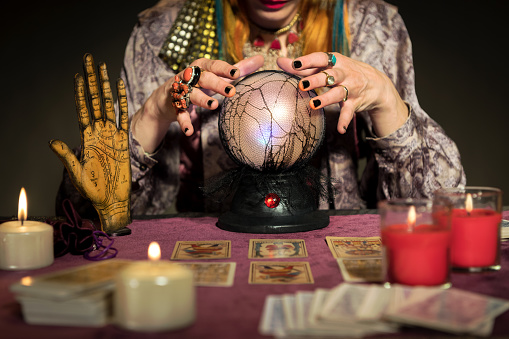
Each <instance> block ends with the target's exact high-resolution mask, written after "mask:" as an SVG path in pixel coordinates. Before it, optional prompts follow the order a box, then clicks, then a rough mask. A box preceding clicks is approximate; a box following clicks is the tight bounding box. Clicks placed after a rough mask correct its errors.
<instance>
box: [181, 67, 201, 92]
mask: <svg viewBox="0 0 509 339" xmlns="http://www.w3.org/2000/svg"><path fill="white" fill-rule="evenodd" d="M200 75H201V69H200V67H198V66H191V67H188V68H186V69H185V70H184V74H183V75H182V80H184V81H185V82H187V85H188V86H189V87H193V86H195V85H196V84H198V81H199V80H200Z"/></svg>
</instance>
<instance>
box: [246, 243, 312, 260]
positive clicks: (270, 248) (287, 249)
mask: <svg viewBox="0 0 509 339" xmlns="http://www.w3.org/2000/svg"><path fill="white" fill-rule="evenodd" d="M307 256H308V252H307V250H306V243H305V242H304V240H302V239H250V240H249V252H248V258H250V259H276V258H306V257H307Z"/></svg>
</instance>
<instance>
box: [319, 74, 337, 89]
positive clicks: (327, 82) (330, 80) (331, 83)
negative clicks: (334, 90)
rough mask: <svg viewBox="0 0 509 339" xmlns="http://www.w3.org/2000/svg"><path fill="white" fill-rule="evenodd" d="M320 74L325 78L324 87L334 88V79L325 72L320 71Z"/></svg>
mask: <svg viewBox="0 0 509 339" xmlns="http://www.w3.org/2000/svg"><path fill="white" fill-rule="evenodd" d="M321 72H322V73H323V74H325V75H326V76H327V78H326V79H325V86H334V82H336V80H335V79H334V77H333V76H332V75H329V74H328V73H327V72H325V71H321Z"/></svg>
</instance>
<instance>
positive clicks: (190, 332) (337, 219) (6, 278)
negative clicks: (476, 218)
mask: <svg viewBox="0 0 509 339" xmlns="http://www.w3.org/2000/svg"><path fill="white" fill-rule="evenodd" d="M356 213H359V212H348V211H344V212H342V211H336V212H331V214H332V215H331V216H330V224H329V226H327V227H326V228H323V229H320V230H314V231H309V232H302V233H289V234H247V233H233V232H228V231H224V230H221V229H219V228H218V227H216V225H215V224H216V222H217V217H215V216H196V215H192V216H189V215H186V216H182V215H177V216H167V217H164V218H135V220H133V223H132V224H131V225H130V226H129V228H130V229H131V230H132V234H131V235H128V236H122V237H116V238H115V240H114V246H113V247H115V248H116V249H118V255H117V258H119V259H132V260H145V259H146V258H147V248H148V245H149V244H150V242H152V241H157V242H158V243H159V245H160V246H161V254H162V257H161V258H162V259H165V260H169V259H170V257H171V254H172V251H173V248H174V246H175V243H176V242H177V241H179V240H181V241H183V240H196V241H199V240H231V245H232V250H231V258H229V259H223V260H218V261H222V262H236V263H237V268H236V272H235V279H234V284H233V286H232V287H197V318H196V321H195V323H194V324H193V325H191V326H190V327H188V328H185V329H181V330H177V331H167V332H159V333H150V334H146V333H138V332H132V331H128V330H125V329H122V328H119V327H117V326H115V325H106V326H103V327H70V326H44V325H28V324H26V323H25V322H24V321H23V317H22V313H21V306H20V304H19V303H18V302H17V301H16V299H15V296H14V295H13V294H12V293H11V292H10V291H9V286H10V285H11V284H13V283H15V282H17V281H19V279H21V278H22V277H24V276H26V275H32V276H36V275H38V274H42V273H47V272H52V271H57V270H61V269H64V268H69V267H75V266H79V265H85V264H89V263H90V261H88V260H86V259H85V258H84V257H83V256H81V255H71V254H66V255H64V256H62V257H58V258H56V259H55V262H54V263H53V264H52V265H51V266H49V267H46V268H42V269H38V270H31V271H2V270H0V338H6V339H7V338H9V339H10V338H30V339H33V338H52V339H58V338H65V339H69V338H72V339H79V338H102V339H104V338H139V337H143V338H236V339H237V338H266V336H262V335H261V334H260V333H259V332H258V325H259V321H260V317H261V314H262V310H263V305H264V302H265V298H266V296H267V295H270V294H284V293H295V292H297V291H300V290H307V291H312V290H315V289H317V288H332V287H334V286H336V285H338V284H339V283H341V282H342V281H343V280H342V277H341V273H340V271H339V268H338V264H337V262H336V260H335V259H334V258H333V256H332V254H331V252H330V250H329V248H328V247H327V243H326V240H325V237H326V236H356V237H368V236H378V235H379V216H378V215H377V214H375V213H374V212H373V211H361V214H356ZM503 217H504V219H509V211H504V213H503ZM264 238H265V239H304V240H305V243H306V247H307V250H308V257H307V258H300V259H294V260H300V261H307V262H309V264H310V267H311V271H312V275H313V277H314V281H315V283H314V284H306V285H253V284H249V282H248V277H249V265H250V262H251V261H253V259H248V247H249V239H264ZM501 249H502V251H501V257H502V258H501V260H502V262H501V264H502V269H501V270H500V271H498V272H489V273H482V274H465V273H453V274H452V276H451V282H452V285H453V287H456V288H461V289H465V290H469V291H473V292H478V293H482V294H485V295H489V296H493V297H499V298H504V299H508V300H509V241H506V242H502V246H501ZM266 260H267V261H268V262H269V261H276V260H277V261H284V260H282V259H266ZM292 261H293V260H292ZM395 336H396V337H407V338H428V337H435V336H436V337H442V338H443V337H446V336H448V335H447V334H445V333H443V332H438V331H433V330H427V329H422V328H403V329H402V330H401V332H400V333H398V334H396V335H390V337H395ZM493 336H495V337H508V336H509V311H508V312H505V313H503V314H502V315H500V316H499V317H498V318H497V319H496V322H495V326H494V329H493ZM379 337H380V338H384V337H385V338H386V337H389V335H386V336H383V335H381V336H379ZM451 337H455V336H452V335H451Z"/></svg>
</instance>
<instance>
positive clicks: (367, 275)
mask: <svg viewBox="0 0 509 339" xmlns="http://www.w3.org/2000/svg"><path fill="white" fill-rule="evenodd" d="M336 260H337V261H338V265H339V269H340V270H341V275H342V276H343V280H344V281H346V282H379V281H383V270H382V258H375V257H368V258H337V259H336Z"/></svg>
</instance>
